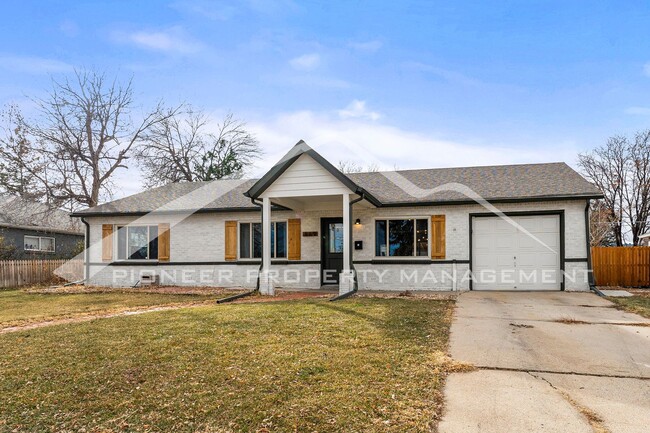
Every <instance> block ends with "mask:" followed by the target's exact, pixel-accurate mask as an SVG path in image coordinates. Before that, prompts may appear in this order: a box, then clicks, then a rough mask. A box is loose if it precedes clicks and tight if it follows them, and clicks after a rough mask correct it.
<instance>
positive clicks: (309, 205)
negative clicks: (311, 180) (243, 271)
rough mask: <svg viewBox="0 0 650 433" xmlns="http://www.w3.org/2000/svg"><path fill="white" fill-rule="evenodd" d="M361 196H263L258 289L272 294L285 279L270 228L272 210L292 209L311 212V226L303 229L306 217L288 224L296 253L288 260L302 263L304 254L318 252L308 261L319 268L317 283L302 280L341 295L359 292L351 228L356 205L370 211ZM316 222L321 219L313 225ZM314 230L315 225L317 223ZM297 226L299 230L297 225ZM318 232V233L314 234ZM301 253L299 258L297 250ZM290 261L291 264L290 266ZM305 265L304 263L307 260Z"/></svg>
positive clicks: (310, 254) (348, 194)
mask: <svg viewBox="0 0 650 433" xmlns="http://www.w3.org/2000/svg"><path fill="white" fill-rule="evenodd" d="M371 206H372V205H370V204H369V203H368V202H367V201H364V200H363V198H362V196H360V195H358V194H351V193H349V192H341V193H340V194H338V195H336V194H323V195H320V194H314V195H309V196H307V195H303V196H285V197H270V196H264V197H262V200H261V213H262V218H261V221H262V258H261V260H262V263H261V267H260V274H259V290H260V293H261V294H264V295H274V294H275V288H276V287H277V285H278V284H280V285H282V283H283V282H286V280H287V278H286V277H284V278H281V277H280V275H279V272H278V270H277V269H275V270H274V269H272V266H273V267H275V268H277V267H278V265H277V262H275V261H274V260H273V254H272V253H273V252H274V251H273V246H274V245H275V244H276V239H274V238H273V236H274V235H275V233H274V230H273V229H272V221H273V220H274V209H291V210H292V211H293V212H295V213H296V215H297V216H301V215H304V214H306V213H309V214H310V216H311V220H312V221H311V226H310V227H306V228H305V230H303V226H302V225H301V223H302V221H303V218H299V219H295V220H289V225H290V227H289V229H288V233H287V236H288V239H287V244H288V249H289V251H293V252H294V253H293V255H292V256H291V257H290V259H294V260H296V259H297V260H298V261H300V260H301V258H302V256H303V250H304V249H306V248H308V254H309V256H310V257H311V258H315V257H314V256H315V255H316V250H317V251H318V260H316V261H314V260H312V261H308V262H309V263H310V264H313V265H315V266H317V267H318V268H319V271H318V276H317V277H316V278H317V279H318V284H315V283H314V281H303V283H305V286H309V287H313V286H314V285H316V286H317V287H320V288H321V289H329V290H332V289H337V290H338V293H339V295H343V294H346V293H349V292H351V291H355V290H357V288H358V285H357V280H356V274H355V269H354V265H353V260H354V258H353V257H354V245H353V239H354V236H353V230H354V226H355V224H354V221H355V207H359V208H368V207H371ZM314 218H317V219H318V221H317V222H316V221H313V220H314ZM315 224H316V226H315V227H314V225H315ZM296 225H297V227H296ZM315 228H316V230H314V229H315ZM296 250H298V253H297V254H296V253H295V251H296ZM291 263H292V260H288V261H287V264H291ZM303 263H304V261H303ZM314 277H315V275H313V274H311V275H303V274H296V278H299V279H301V278H305V279H308V278H311V279H312V280H313V279H314Z"/></svg>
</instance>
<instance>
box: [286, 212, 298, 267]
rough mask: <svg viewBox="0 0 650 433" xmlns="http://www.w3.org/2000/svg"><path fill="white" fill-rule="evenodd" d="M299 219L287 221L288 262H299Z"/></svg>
mask: <svg viewBox="0 0 650 433" xmlns="http://www.w3.org/2000/svg"><path fill="white" fill-rule="evenodd" d="M300 237H301V232H300V219H299V218H296V219H290V220H289V233H288V238H289V255H288V259H289V260H300Z"/></svg>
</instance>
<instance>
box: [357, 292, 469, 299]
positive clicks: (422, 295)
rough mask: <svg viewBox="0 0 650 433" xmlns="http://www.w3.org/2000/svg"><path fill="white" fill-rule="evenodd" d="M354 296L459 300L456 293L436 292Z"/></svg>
mask: <svg viewBox="0 0 650 433" xmlns="http://www.w3.org/2000/svg"><path fill="white" fill-rule="evenodd" d="M354 296H358V297H360V298H382V299H393V298H399V299H404V298H406V299H409V298H411V299H442V300H455V299H456V298H458V293H456V292H434V291H411V290H405V291H402V292H397V291H395V292H384V291H372V290H368V291H366V290H363V291H359V292H357V293H356V294H355V295H354Z"/></svg>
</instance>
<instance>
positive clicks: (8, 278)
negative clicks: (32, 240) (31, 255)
mask: <svg viewBox="0 0 650 433" xmlns="http://www.w3.org/2000/svg"><path fill="white" fill-rule="evenodd" d="M57 269H58V272H57V274H58V275H57V274H55V273H54V271H56V270H57ZM83 273H84V269H83V261H82V260H0V287H1V288H7V287H19V286H26V285H30V284H38V283H53V282H59V281H65V280H67V281H77V280H81V279H82V278H83Z"/></svg>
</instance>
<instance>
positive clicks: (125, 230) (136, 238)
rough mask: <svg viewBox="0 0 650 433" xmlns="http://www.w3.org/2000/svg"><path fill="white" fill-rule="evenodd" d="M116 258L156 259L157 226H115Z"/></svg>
mask: <svg viewBox="0 0 650 433" xmlns="http://www.w3.org/2000/svg"><path fill="white" fill-rule="evenodd" d="M117 259H118V260H157V259H158V226H157V225H154V226H121V227H118V228H117Z"/></svg>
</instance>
